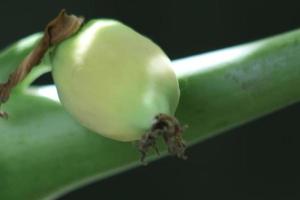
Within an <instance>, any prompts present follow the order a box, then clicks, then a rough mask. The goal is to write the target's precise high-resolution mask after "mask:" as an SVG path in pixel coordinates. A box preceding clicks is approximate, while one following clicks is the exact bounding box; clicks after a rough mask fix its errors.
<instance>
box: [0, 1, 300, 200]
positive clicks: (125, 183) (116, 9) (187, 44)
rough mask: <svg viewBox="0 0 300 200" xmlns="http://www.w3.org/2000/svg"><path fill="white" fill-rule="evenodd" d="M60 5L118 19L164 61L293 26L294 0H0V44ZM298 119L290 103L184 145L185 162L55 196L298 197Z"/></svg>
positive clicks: (165, 162)
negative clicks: (156, 49)
mask: <svg viewBox="0 0 300 200" xmlns="http://www.w3.org/2000/svg"><path fill="white" fill-rule="evenodd" d="M61 8H66V9H67V10H68V11H69V12H72V13H74V14H77V15H84V16H85V17H86V18H87V19H90V18H97V17H106V18H116V19H119V20H121V21H123V22H125V23H126V24H128V25H130V26H131V27H133V28H135V29H136V30H138V31H139V32H141V33H143V34H145V35H147V36H149V37H150V38H152V39H153V40H154V41H156V42H157V43H158V44H159V45H160V46H161V47H162V48H163V49H164V50H165V51H166V52H167V54H168V55H169V56H170V57H171V58H172V59H176V58H181V57H185V56H188V55H193V54H198V53H202V52H206V51H211V50H214V49H219V48H222V47H227V46H232V45H235V44H239V43H244V42H248V41H251V40H255V39H258V38H262V37H266V36H270V35H273V34H277V33H281V32H284V31H288V30H291V29H295V28H297V27H298V28H300V12H299V10H300V2H299V1H296V0H295V1H292V0H285V1H275V0H273V1H268V0H267V1H262V0H252V1H241V0H182V1H179V0H178V1H175V0H174V1H172V0H161V1H151V0H150V1H143V0H135V1H125V0H110V1H109V0H84V1H75V0H68V1H41V0H26V1H15V0H1V1H0V22H1V31H0V48H4V47H5V46H7V45H9V44H10V43H11V42H13V41H15V40H17V39H19V38H22V37H24V36H26V35H29V34H31V33H34V32H37V31H40V30H42V29H43V27H44V25H45V24H46V23H47V22H48V21H49V20H50V19H52V18H53V17H54V16H56V14H57V13H58V11H59V10H60V9H61ZM299 56H300V55H299ZM50 82H51V77H50V75H46V76H43V77H42V78H40V79H39V80H38V81H37V82H36V84H45V83H50ZM299 116H300V104H297V105H293V106H290V107H288V108H286V109H284V110H281V111H279V112H276V113H274V114H272V115H269V116H266V117H264V118H262V119H259V120H256V121H254V122H252V123H249V124H247V125H244V126H242V127H240V128H237V129H235V130H232V131H230V132H227V134H223V135H221V136H218V137H216V138H213V139H210V140H208V141H205V142H203V143H201V144H198V145H196V146H194V147H192V148H190V149H189V150H188V155H189V157H190V158H189V160H187V161H181V160H177V159H174V158H171V157H168V158H165V159H162V160H160V161H158V162H155V163H152V164H150V165H149V166H147V167H139V168H137V169H134V170H131V171H129V172H126V173H123V174H121V175H118V176H115V177H113V178H109V179H107V180H104V181H101V182H98V183H95V184H92V185H90V186H87V187H85V188H83V189H80V190H78V191H75V192H73V193H71V194H68V195H66V196H65V197H62V198H61V199H60V200H73V199H89V200H91V199H121V198H122V199H143V200H148V199H149V200H150V199H173V200H177V199H178V200H179V199H180V200H182V199H205V200H210V199H221V198H222V199H231V200H235V199H243V200H248V199H249V200H250V199H256V200H257V199H284V200H286V199H287V200H289V199H300V171H299V170H300V164H299V153H300V134H299V133H300V126H299V120H300V117H299ZM0 178H1V177H0Z"/></svg>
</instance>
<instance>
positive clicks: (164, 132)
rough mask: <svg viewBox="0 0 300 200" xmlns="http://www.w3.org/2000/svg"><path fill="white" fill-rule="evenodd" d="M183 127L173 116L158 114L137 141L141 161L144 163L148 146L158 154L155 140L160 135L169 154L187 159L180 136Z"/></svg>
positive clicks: (184, 146)
mask: <svg viewBox="0 0 300 200" xmlns="http://www.w3.org/2000/svg"><path fill="white" fill-rule="evenodd" d="M185 128H186V127H185V126H182V125H181V124H180V123H179V121H178V120H177V119H176V118H175V117H173V116H169V115H166V114H158V115H157V116H156V117H155V120H154V123H153V124H152V126H151V128H150V130H149V131H148V132H147V133H146V134H144V135H143V137H142V138H141V139H140V140H139V141H138V143H137V145H138V149H139V151H140V152H141V162H142V163H144V164H146V163H145V157H146V153H147V152H148V151H149V150H150V148H154V149H155V151H156V153H157V154H158V155H159V151H158V148H157V147H156V141H157V139H158V138H159V137H160V136H162V137H163V139H164V142H165V144H166V145H167V147H168V151H169V153H170V154H172V155H176V156H177V157H178V158H181V159H184V160H185V159H187V156H186V155H185V150H186V145H185V142H184V140H183V139H182V136H181V135H182V133H183V131H184V129H185Z"/></svg>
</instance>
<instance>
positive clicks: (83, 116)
mask: <svg viewBox="0 0 300 200" xmlns="http://www.w3.org/2000/svg"><path fill="white" fill-rule="evenodd" d="M51 62H52V66H53V78H54V82H55V84H56V86H57V90H58V94H59V98H60V100H61V102H62V104H63V105H64V107H65V108H66V109H67V110H68V111H69V113H71V115H72V116H73V117H74V118H76V119H77V120H78V121H79V122H80V123H81V124H82V125H83V126H85V127H87V128H88V129H91V130H93V131H95V132H97V133H99V134H101V135H103V136H106V137H108V138H111V139H115V140H119V141H133V140H138V139H140V138H141V136H142V135H143V134H144V133H145V132H146V131H147V130H148V129H149V128H150V126H151V124H152V122H153V120H154V117H155V116H156V115H157V114H159V113H165V114H169V115H174V112H175V110H176V107H177V104H178V101H179V95H180V92H179V86H178V81H177V79H176V75H175V73H174V71H173V69H172V67H171V62H170V60H169V58H168V57H167V56H166V55H165V53H164V52H163V51H162V50H161V49H160V48H159V47H158V46H157V45H156V44H154V43H153V42H152V41H151V40H149V39H148V38H146V37H144V36H142V35H140V34H139V33H137V32H135V31H134V30H132V29H131V28H129V27H127V26H126V25H124V24H122V23H120V22H118V21H114V20H107V19H99V20H93V21H90V22H89V23H87V24H86V25H84V27H83V28H82V29H81V30H80V31H79V32H78V33H77V34H76V35H75V36H73V37H71V38H69V39H67V40H65V41H64V42H62V43H61V44H59V45H58V46H57V47H56V48H55V50H54V52H53V55H52V59H51Z"/></svg>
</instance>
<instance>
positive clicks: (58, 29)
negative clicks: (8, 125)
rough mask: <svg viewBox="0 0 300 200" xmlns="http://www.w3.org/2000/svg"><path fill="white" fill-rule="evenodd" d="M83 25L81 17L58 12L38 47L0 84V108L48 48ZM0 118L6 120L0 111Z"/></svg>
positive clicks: (5, 114) (4, 113)
mask: <svg viewBox="0 0 300 200" xmlns="http://www.w3.org/2000/svg"><path fill="white" fill-rule="evenodd" d="M82 23H83V18H82V17H77V16H75V15H68V14H67V13H66V11H65V10H62V11H60V13H59V15H58V16H57V17H56V18H54V19H53V20H52V21H50V22H49V23H48V25H47V26H46V28H45V30H44V35H43V38H42V39H41V41H40V42H39V43H38V45H37V46H36V47H35V48H34V49H33V50H32V51H31V52H30V53H29V55H27V57H26V58H25V59H24V60H23V61H22V62H21V64H20V66H19V67H18V68H17V69H16V70H15V71H14V72H13V73H12V74H10V76H9V78H8V80H7V82H6V83H3V84H0V106H1V104H2V103H5V102H6V101H7V100H8V98H9V96H10V93H11V90H12V89H13V88H14V87H15V86H16V85H17V84H18V83H19V82H21V81H22V80H24V78H25V77H26V76H27V74H28V73H29V72H30V71H31V69H32V68H33V67H34V66H36V65H37V64H39V63H40V62H41V60H42V58H43V56H44V55H45V53H46V52H47V50H48V49H49V47H51V46H53V45H56V44H58V43H59V42H61V41H63V40H65V39H67V38H68V37H70V36H71V35H72V34H74V33H76V32H77V31H78V30H79V28H80V27H81V25H82ZM0 117H1V118H7V117H8V115H7V113H6V112H3V111H0Z"/></svg>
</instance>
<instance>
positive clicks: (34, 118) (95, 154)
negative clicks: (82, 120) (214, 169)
mask: <svg viewBox="0 0 300 200" xmlns="http://www.w3.org/2000/svg"><path fill="white" fill-rule="evenodd" d="M26 40H27V39H25V40H23V41H26ZM28 40H29V39H28ZM299 41H300V31H299V30H298V31H293V32H290V33H285V34H282V35H280V36H276V37H272V38H269V39H264V40H260V41H257V42H254V43H249V44H245V45H241V46H237V47H233V48H228V49H224V50H220V51H216V52H212V53H208V54H203V55H199V56H194V57H190V58H185V59H181V60H178V61H174V69H175V70H176V73H177V75H178V77H179V79H180V87H181V101H180V105H179V108H178V111H177V117H178V118H179V119H180V120H181V122H183V123H187V124H188V125H189V129H188V130H187V131H186V133H185V135H184V138H185V139H186V140H187V141H188V143H189V144H195V143H198V142H200V141H202V140H204V139H206V138H209V137H212V136H215V135H216V134H219V133H222V132H223V131H224V130H226V129H229V128H233V127H235V126H238V125H241V124H242V123H245V122H247V121H250V120H253V119H255V118H257V117H260V116H262V115H265V114H267V113H270V112H272V111H274V110H277V109H279V108H282V107H285V106H287V105H289V104H291V103H294V102H297V101H299V99H300V90H299V89H298V85H300V78H299V77H300V56H299V52H300V43H299ZM33 46H34V42H33V43H32V45H31V46H30V45H29V46H28V49H27V50H26V51H25V50H23V51H21V50H20V51H14V48H16V46H13V47H11V50H10V51H9V53H7V50H6V52H5V53H4V54H1V55H0V74H1V77H4V78H5V77H6V78H7V76H8V71H10V70H11V69H12V68H13V67H15V65H17V64H18V62H20V60H21V59H22V58H23V57H24V55H26V52H27V53H28V50H29V49H30V48H32V47H33ZM2 66H9V67H6V68H5V67H4V68H3V67H2ZM8 69H9V70H8ZM1 80H3V79H1ZM52 90H53V89H52ZM4 109H5V110H6V111H7V112H8V113H9V114H10V117H9V120H0V199H5V200H9V199H33V200H34V199H41V198H46V197H48V198H50V197H57V196H58V195H61V194H63V193H66V192H68V191H69V190H73V189H75V188H77V187H80V186H82V185H84V184H87V183H89V182H91V181H94V180H100V179H103V178H105V177H108V176H111V175H114V174H117V173H120V172H122V171H124V170H127V169H129V168H132V167H136V166H139V165H140V163H139V161H138V159H139V154H138V152H137V150H136V149H135V147H134V145H133V144H130V143H121V142H116V141H113V140H110V139H106V138H104V137H102V136H100V135H98V134H96V133H92V132H90V131H88V130H87V129H85V128H83V127H82V126H80V125H79V124H78V123H77V122H75V121H74V120H73V119H72V118H71V117H70V116H69V115H68V114H67V113H66V112H65V111H64V109H63V107H62V106H61V105H60V104H59V103H57V102H54V101H52V100H49V99H46V98H45V97H42V96H34V95H32V93H29V92H28V90H27V89H26V90H25V89H24V87H23V89H22V90H15V92H14V93H13V95H12V96H11V98H10V101H9V102H8V103H6V104H5V105H4ZM160 148H161V149H162V148H164V147H163V146H160ZM163 155H166V154H165V153H164V154H163ZM157 158H158V157H157V156H151V157H150V159H151V160H154V159H157Z"/></svg>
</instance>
